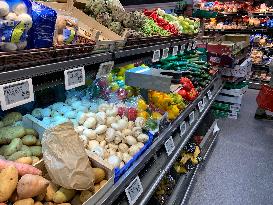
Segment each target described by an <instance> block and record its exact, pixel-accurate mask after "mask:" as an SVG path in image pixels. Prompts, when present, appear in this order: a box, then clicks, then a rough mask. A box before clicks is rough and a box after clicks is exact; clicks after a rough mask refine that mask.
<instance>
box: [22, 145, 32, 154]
mask: <svg viewBox="0 0 273 205" xmlns="http://www.w3.org/2000/svg"><path fill="white" fill-rule="evenodd" d="M20 151H25V152H26V154H27V156H28V157H30V156H31V155H32V153H31V151H30V149H29V147H28V146H26V145H22V147H21V149H20Z"/></svg>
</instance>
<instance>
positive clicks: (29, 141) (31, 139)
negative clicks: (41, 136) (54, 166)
mask: <svg viewBox="0 0 273 205" xmlns="http://www.w3.org/2000/svg"><path fill="white" fill-rule="evenodd" d="M22 142H23V144H24V145H27V146H31V145H35V144H36V142H37V139H36V137H35V136H33V135H25V136H24V137H23V138H22Z"/></svg>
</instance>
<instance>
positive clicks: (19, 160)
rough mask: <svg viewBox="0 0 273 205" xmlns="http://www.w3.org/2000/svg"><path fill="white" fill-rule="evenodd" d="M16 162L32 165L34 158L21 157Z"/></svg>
mask: <svg viewBox="0 0 273 205" xmlns="http://www.w3.org/2000/svg"><path fill="white" fill-rule="evenodd" d="M16 162H19V163H23V164H29V165H32V158H31V157H21V158H19V159H17V160H16Z"/></svg>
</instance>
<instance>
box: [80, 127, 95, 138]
mask: <svg viewBox="0 0 273 205" xmlns="http://www.w3.org/2000/svg"><path fill="white" fill-rule="evenodd" d="M82 134H83V135H85V136H86V137H87V138H88V139H89V140H95V139H96V138H97V133H96V132H95V131H94V130H91V129H85V130H84V131H83V133H82Z"/></svg>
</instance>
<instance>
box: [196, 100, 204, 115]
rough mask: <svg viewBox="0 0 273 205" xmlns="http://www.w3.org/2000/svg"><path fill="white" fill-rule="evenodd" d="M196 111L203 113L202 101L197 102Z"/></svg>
mask: <svg viewBox="0 0 273 205" xmlns="http://www.w3.org/2000/svg"><path fill="white" fill-rule="evenodd" d="M197 105H198V109H199V111H200V112H203V101H202V100H200V101H199V102H198V104H197Z"/></svg>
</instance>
